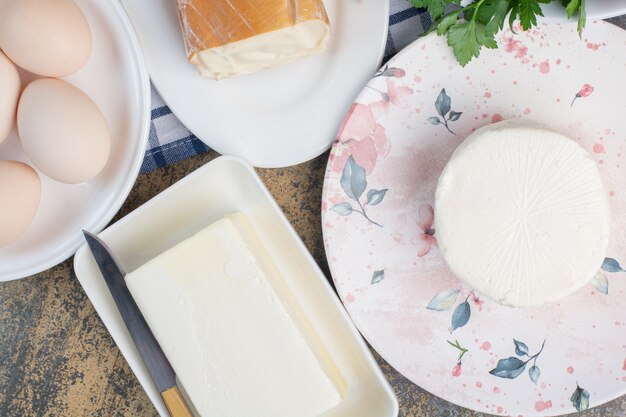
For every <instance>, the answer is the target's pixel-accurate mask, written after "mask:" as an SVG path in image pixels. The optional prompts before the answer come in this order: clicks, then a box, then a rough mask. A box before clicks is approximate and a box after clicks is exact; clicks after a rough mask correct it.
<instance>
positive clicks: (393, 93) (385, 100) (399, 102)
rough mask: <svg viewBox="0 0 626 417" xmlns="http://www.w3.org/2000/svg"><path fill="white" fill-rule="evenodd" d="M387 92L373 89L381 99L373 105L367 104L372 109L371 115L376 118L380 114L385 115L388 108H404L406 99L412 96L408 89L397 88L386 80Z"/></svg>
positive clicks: (392, 82)
mask: <svg viewBox="0 0 626 417" xmlns="http://www.w3.org/2000/svg"><path fill="white" fill-rule="evenodd" d="M386 81H387V91H386V92H384V91H380V90H377V89H375V88H373V87H370V88H372V89H373V90H374V91H376V92H378V93H379V94H380V95H381V97H382V99H381V100H380V101H376V102H374V103H371V104H369V107H370V109H372V114H374V116H376V117H378V116H380V115H382V114H387V113H388V112H389V108H390V107H391V106H392V105H393V106H397V107H406V106H407V104H408V100H407V99H408V97H409V96H410V95H411V94H413V90H412V89H411V88H409V87H398V86H396V83H395V82H394V81H393V80H392V79H389V78H388V79H387V80H386Z"/></svg>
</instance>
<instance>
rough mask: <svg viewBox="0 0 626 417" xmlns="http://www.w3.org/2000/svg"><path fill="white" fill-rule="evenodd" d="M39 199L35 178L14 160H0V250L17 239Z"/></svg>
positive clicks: (36, 206) (34, 173) (28, 222)
mask: <svg viewBox="0 0 626 417" xmlns="http://www.w3.org/2000/svg"><path fill="white" fill-rule="evenodd" d="M40 199H41V181H40V180H39V175H37V173H36V172H35V170H34V169H32V168H31V167H30V166H28V165H26V164H24V163H22V162H17V161H0V213H2V215H1V216H0V248H1V247H3V246H6V245H8V244H9V243H11V242H13V241H14V240H15V239H17V238H18V237H20V236H21V235H22V234H23V233H24V232H25V231H26V229H28V226H29V225H30V224H31V222H32V221H33V218H34V217H35V213H37V209H38V208H39V200H40Z"/></svg>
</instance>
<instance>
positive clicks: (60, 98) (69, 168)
mask: <svg viewBox="0 0 626 417" xmlns="http://www.w3.org/2000/svg"><path fill="white" fill-rule="evenodd" d="M17 130H18V133H19V135H20V138H21V140H22V147H23V148H24V151H25V152H26V154H27V155H28V157H29V158H30V160H31V161H32V162H33V164H34V165H35V167H37V169H39V170H40V171H41V172H43V173H44V174H46V175H47V176H49V177H50V178H52V179H54V180H57V181H60V182H64V183H68V184H76V183H79V182H84V181H88V180H90V179H92V178H94V177H95V176H96V175H98V173H100V171H101V170H102V169H103V168H104V166H105V165H106V162H107V160H108V158H109V153H110V150H111V139H110V136H109V129H108V126H107V123H106V121H105V119H104V116H103V115H102V112H101V111H100V109H99V108H98V106H97V105H96V104H95V103H94V102H93V100H91V98H89V96H87V94H85V93H84V92H83V91H81V90H80V89H78V88H76V87H74V86H73V85H71V84H69V83H67V82H65V81H62V80H58V79H54V78H40V79H38V80H35V81H33V82H31V83H30V84H28V85H27V86H26V88H25V89H24V92H23V93H22V96H21V97H20V101H19V104H18V108H17Z"/></svg>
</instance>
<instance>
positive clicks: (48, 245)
mask: <svg viewBox="0 0 626 417" xmlns="http://www.w3.org/2000/svg"><path fill="white" fill-rule="evenodd" d="M76 3H77V4H78V6H79V7H80V8H81V10H82V11H83V13H84V14H85V16H86V18H87V21H88V22H89V26H90V28H91V33H92V37H93V50H92V53H91V57H90V58H89V61H88V62H87V64H86V65H85V67H84V68H83V69H81V70H80V71H79V72H77V73H75V74H72V75H71V76H69V77H65V78H64V79H65V80H67V81H68V82H70V83H71V84H74V85H75V86H77V87H78V88H80V89H81V90H83V91H84V92H86V93H87V94H88V95H89V96H90V97H91V98H92V99H93V100H94V101H95V102H96V104H97V105H98V107H100V109H101V110H102V113H103V114H104V117H105V119H106V121H107V123H108V125H109V129H110V132H111V138H112V147H111V157H110V159H109V161H108V162H107V165H106V167H105V168H104V170H103V172H102V173H100V175H98V176H97V177H96V178H95V179H93V180H91V181H88V182H85V183H82V184H77V185H68V184H62V183H59V182H56V181H53V180H51V179H49V178H47V177H46V176H45V175H43V174H41V173H39V174H40V177H41V180H42V196H41V205H40V207H39V210H38V211H37V214H36V215H35V218H34V220H33V223H32V224H31V225H30V227H29V228H28V230H27V231H26V232H25V234H24V235H22V236H21V237H20V238H19V239H18V240H16V241H15V242H13V243H11V244H10V245H8V246H6V247H4V248H0V281H9V280H12V279H18V278H23V277H26V276H29V275H32V274H36V273H38V272H41V271H43V270H45V269H48V268H50V267H52V266H54V265H56V264H58V263H59V262H62V261H64V260H65V259H67V258H69V257H70V256H72V255H73V254H74V252H76V249H78V247H79V246H80V245H81V244H82V243H83V237H82V233H81V230H82V229H88V230H94V231H98V230H102V228H103V227H104V226H106V224H107V223H108V222H109V221H110V220H111V219H112V218H113V216H114V215H115V213H116V212H117V211H118V210H119V208H120V207H121V206H122V203H123V202H124V200H125V199H126V197H127V196H128V193H129V192H130V190H131V188H132V186H133V184H134V182H135V179H136V178H137V174H138V172H139V168H140V167H141V163H142V161H143V156H144V153H145V148H146V143H147V137H148V125H149V122H150V82H149V79H148V73H147V71H146V69H145V65H144V63H143V59H142V57H141V48H140V47H139V42H138V40H137V38H136V35H135V33H134V31H133V29H132V26H131V25H130V22H129V21H128V18H127V16H126V14H125V13H124V10H123V9H122V7H121V5H120V4H119V3H118V2H116V1H101V0H77V1H76ZM21 75H22V77H23V80H22V81H23V82H22V84H23V86H24V85H25V84H26V82H27V81H29V80H32V79H33V78H35V77H34V76H33V75H30V74H26V73H24V72H22V73H21ZM68 123H71V120H70V121H68ZM0 159H16V160H19V161H24V162H26V163H29V164H30V161H29V160H28V158H27V157H26V155H25V154H24V152H23V150H22V147H21V145H20V142H19V138H18V135H17V130H16V129H13V131H12V132H11V134H10V136H9V138H8V139H7V140H6V141H5V142H4V143H2V144H1V145H0ZM31 165H32V164H31Z"/></svg>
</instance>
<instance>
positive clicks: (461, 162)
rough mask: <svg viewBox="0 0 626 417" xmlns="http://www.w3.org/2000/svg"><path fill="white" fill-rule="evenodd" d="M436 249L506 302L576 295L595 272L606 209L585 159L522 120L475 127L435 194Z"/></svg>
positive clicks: (605, 238)
mask: <svg viewBox="0 0 626 417" xmlns="http://www.w3.org/2000/svg"><path fill="white" fill-rule="evenodd" d="M435 229H436V237H437V241H438V245H439V249H440V251H441V253H442V255H443V258H444V259H445V261H446V263H447V264H448V266H449V268H450V270H451V271H452V272H453V273H454V274H455V275H456V276H457V277H459V278H460V279H462V280H463V281H465V282H466V283H467V284H469V285H470V286H472V287H473V288H475V289H476V290H478V291H480V292H481V293H482V294H484V295H486V296H488V297H490V298H492V299H494V300H496V301H498V302H500V303H502V304H506V305H511V306H530V305H538V304H542V303H546V302H551V301H555V300H558V299H560V298H562V297H565V296H567V295H568V294H570V293H572V292H574V291H576V290H577V289H579V288H580V287H582V286H583V285H585V284H586V283H587V282H589V281H590V280H591V279H592V278H593V276H594V274H595V273H596V272H597V271H598V269H599V268H600V266H601V264H602V261H603V259H604V256H605V251H606V248H607V245H608V242H609V233H610V212H609V204H608V199H607V194H606V191H605V190H604V187H603V184H602V178H601V176H600V171H599V169H598V167H597V166H596V164H595V162H594V161H593V159H592V157H591V155H590V154H589V153H588V152H587V151H586V150H585V149H583V148H582V147H581V146H580V145H579V144H578V143H576V142H574V141H573V140H571V139H569V138H567V137H566V136H563V135H561V134H558V133H555V132H552V131H549V130H545V129H542V128H539V127H536V126H533V125H530V124H526V123H522V122H519V121H518V122H501V123H498V124H494V125H490V126H487V127H484V128H482V129H479V130H477V131H476V132H474V133H473V134H471V135H470V136H468V137H467V138H466V139H465V141H464V142H463V143H462V144H461V145H460V146H459V147H458V148H457V150H456V151H455V152H454V154H453V155H452V157H451V158H450V161H449V162H448V164H447V165H446V167H445V169H444V170H443V173H442V174H441V177H440V178H439V184H438V186H437V192H436V196H435Z"/></svg>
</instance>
